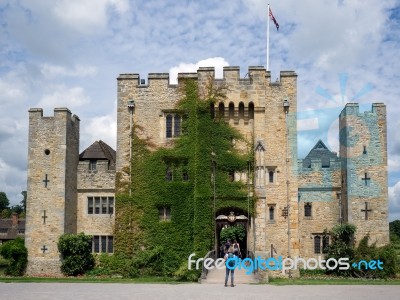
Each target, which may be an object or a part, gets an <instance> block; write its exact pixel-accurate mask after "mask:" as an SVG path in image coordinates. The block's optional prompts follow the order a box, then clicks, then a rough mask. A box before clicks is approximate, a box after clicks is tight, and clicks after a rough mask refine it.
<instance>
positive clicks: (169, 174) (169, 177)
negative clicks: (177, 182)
mask: <svg viewBox="0 0 400 300" xmlns="http://www.w3.org/2000/svg"><path fill="white" fill-rule="evenodd" d="M165 180H167V181H172V180H173V175H172V168H171V167H170V166H168V167H167V170H166V172H165Z"/></svg>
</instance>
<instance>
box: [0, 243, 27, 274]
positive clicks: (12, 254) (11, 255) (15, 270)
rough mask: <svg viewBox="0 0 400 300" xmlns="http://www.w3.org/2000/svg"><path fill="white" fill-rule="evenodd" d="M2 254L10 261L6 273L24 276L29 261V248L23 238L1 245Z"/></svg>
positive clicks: (0, 251)
mask: <svg viewBox="0 0 400 300" xmlns="http://www.w3.org/2000/svg"><path fill="white" fill-rule="evenodd" d="M0 255H2V256H3V257H4V258H5V259H8V260H9V261H10V264H9V265H8V266H7V267H6V269H5V271H4V273H5V274H6V275H11V276H22V275H23V274H24V272H25V269H26V265H27V263H28V250H27V249H26V247H25V245H24V240H23V239H22V238H16V239H15V240H13V241H9V242H6V243H5V244H3V245H2V246H1V247H0Z"/></svg>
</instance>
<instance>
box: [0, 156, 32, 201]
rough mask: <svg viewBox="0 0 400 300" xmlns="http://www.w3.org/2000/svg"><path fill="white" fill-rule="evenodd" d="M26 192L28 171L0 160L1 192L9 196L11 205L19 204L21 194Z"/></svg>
mask: <svg viewBox="0 0 400 300" xmlns="http://www.w3.org/2000/svg"><path fill="white" fill-rule="evenodd" d="M24 190H26V171H24V170H20V169H18V168H15V167H13V166H11V165H10V164H8V163H6V162H5V161H4V160H3V159H2V158H0V191H2V192H5V193H6V194H7V197H8V199H9V200H10V204H11V205H15V204H18V203H19V201H21V200H22V199H20V198H21V197H20V193H21V192H22V191H24Z"/></svg>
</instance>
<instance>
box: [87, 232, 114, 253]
mask: <svg viewBox="0 0 400 300" xmlns="http://www.w3.org/2000/svg"><path fill="white" fill-rule="evenodd" d="M92 253H95V254H97V253H99V254H100V253H110V254H111V253H114V236H113V235H93V237H92Z"/></svg>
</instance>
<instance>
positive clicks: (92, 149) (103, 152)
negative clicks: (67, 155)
mask: <svg viewBox="0 0 400 300" xmlns="http://www.w3.org/2000/svg"><path fill="white" fill-rule="evenodd" d="M115 158H116V152H115V150H114V149H113V148H111V147H110V146H109V145H107V144H106V143H104V142H103V141H102V140H100V141H95V142H94V143H93V144H92V145H90V146H89V147H88V148H86V149H85V150H83V152H82V153H81V154H80V155H79V160H88V159H100V160H109V161H110V162H111V163H115Z"/></svg>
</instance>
